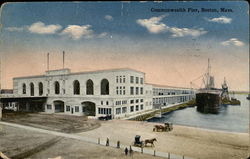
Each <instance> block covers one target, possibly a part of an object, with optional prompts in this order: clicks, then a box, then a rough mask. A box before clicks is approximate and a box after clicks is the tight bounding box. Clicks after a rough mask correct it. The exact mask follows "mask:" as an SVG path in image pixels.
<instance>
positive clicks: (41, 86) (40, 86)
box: [38, 82, 43, 96]
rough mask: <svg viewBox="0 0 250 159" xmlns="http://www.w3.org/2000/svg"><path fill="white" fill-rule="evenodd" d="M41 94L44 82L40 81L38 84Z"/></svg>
mask: <svg viewBox="0 0 250 159" xmlns="http://www.w3.org/2000/svg"><path fill="white" fill-rule="evenodd" d="M38 89H39V96H41V95H43V83H42V82H39V84H38Z"/></svg>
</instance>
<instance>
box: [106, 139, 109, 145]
mask: <svg viewBox="0 0 250 159" xmlns="http://www.w3.org/2000/svg"><path fill="white" fill-rule="evenodd" d="M106 146H109V138H107V141H106Z"/></svg>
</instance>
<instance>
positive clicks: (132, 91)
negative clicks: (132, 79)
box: [130, 87, 134, 95]
mask: <svg viewBox="0 0 250 159" xmlns="http://www.w3.org/2000/svg"><path fill="white" fill-rule="evenodd" d="M130 95H134V87H130Z"/></svg>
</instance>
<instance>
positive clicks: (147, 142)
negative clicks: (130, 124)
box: [134, 135, 157, 147]
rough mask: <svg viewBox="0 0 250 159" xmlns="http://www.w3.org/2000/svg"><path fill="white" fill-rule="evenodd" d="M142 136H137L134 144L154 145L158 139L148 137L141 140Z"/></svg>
mask: <svg viewBox="0 0 250 159" xmlns="http://www.w3.org/2000/svg"><path fill="white" fill-rule="evenodd" d="M140 138H141V136H140V135H136V136H135V141H134V146H137V147H144V146H147V144H151V146H154V142H155V141H157V140H156V138H152V139H146V140H145V141H141V140H140Z"/></svg>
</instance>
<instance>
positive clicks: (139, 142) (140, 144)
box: [134, 135, 144, 147]
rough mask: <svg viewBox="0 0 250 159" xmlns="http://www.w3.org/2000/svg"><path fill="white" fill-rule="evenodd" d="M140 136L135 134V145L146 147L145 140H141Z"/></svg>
mask: <svg viewBox="0 0 250 159" xmlns="http://www.w3.org/2000/svg"><path fill="white" fill-rule="evenodd" d="M140 138H141V136H140V135H136V136H135V141H134V146H138V147H144V142H143V141H140Z"/></svg>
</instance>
